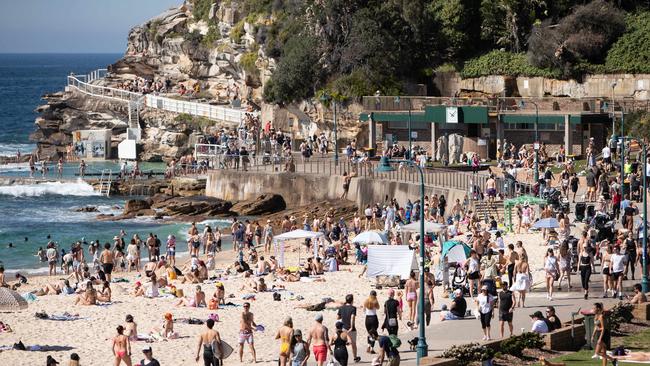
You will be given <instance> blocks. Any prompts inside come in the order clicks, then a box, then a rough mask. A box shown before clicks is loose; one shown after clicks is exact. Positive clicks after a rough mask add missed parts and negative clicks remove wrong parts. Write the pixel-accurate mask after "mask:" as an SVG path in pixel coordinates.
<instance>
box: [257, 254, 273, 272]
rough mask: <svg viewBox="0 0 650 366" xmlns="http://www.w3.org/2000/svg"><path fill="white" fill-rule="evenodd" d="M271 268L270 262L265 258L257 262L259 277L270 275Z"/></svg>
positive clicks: (262, 257)
mask: <svg viewBox="0 0 650 366" xmlns="http://www.w3.org/2000/svg"><path fill="white" fill-rule="evenodd" d="M269 267H270V266H269V262H267V261H266V260H265V259H264V256H261V257H260V260H259V261H257V272H256V273H255V274H256V275H257V276H264V275H266V274H267V273H268V268H269Z"/></svg>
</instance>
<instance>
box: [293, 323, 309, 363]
mask: <svg viewBox="0 0 650 366" xmlns="http://www.w3.org/2000/svg"><path fill="white" fill-rule="evenodd" d="M307 360H309V345H308V344H307V342H305V341H304V340H303V339H302V331H301V330H300V329H296V330H294V331H293V338H292V339H291V366H307Z"/></svg>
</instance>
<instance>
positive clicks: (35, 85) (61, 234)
mask: <svg viewBox="0 0 650 366" xmlns="http://www.w3.org/2000/svg"><path fill="white" fill-rule="evenodd" d="M120 56H121V55H118V54H87V55H83V54H81V55H80V54H0V155H9V156H14V155H15V154H16V151H18V150H20V151H21V152H22V153H25V152H29V151H31V150H32V149H33V148H34V144H33V143H31V142H30V141H29V138H28V137H29V134H30V133H31V132H32V131H34V119H35V118H36V113H34V109H35V108H36V107H37V106H38V105H39V104H41V103H42V101H41V99H40V98H41V95H43V94H45V93H51V92H56V91H60V90H62V89H63V88H64V87H65V83H66V76H67V75H68V74H69V73H70V72H74V73H77V74H83V73H87V72H89V71H91V70H94V69H98V68H105V67H106V66H107V65H109V64H110V63H112V62H114V61H116V60H117V59H118V58H119V57H120ZM141 168H142V169H143V170H144V171H148V170H154V171H159V170H162V168H163V167H162V165H160V164H159V165H156V164H143V165H141ZM102 169H112V170H113V171H117V170H119V168H118V165H117V163H114V162H97V163H90V164H89V167H88V169H87V171H88V172H89V173H101V171H102ZM77 171H78V166H77V165H76V164H70V165H66V167H65V169H64V176H65V177H66V178H74V176H75V173H77ZM28 174H29V167H28V166H27V164H9V165H0V176H5V177H6V176H23V177H26V176H28ZM53 174H54V169H52V171H51V172H50V175H49V176H48V177H49V178H53ZM39 176H40V174H39ZM87 205H91V206H95V207H97V208H98V209H99V210H100V213H113V214H118V213H121V207H123V206H124V199H123V198H115V197H109V198H107V197H102V196H99V195H97V193H96V192H94V191H93V189H92V187H91V186H90V185H88V184H86V183H85V182H83V181H74V180H72V181H70V180H69V179H67V180H66V181H65V182H50V183H45V184H23V185H13V186H0V262H2V264H3V265H4V266H5V268H7V269H9V270H26V271H27V272H41V271H43V269H44V265H43V264H42V263H40V262H39V261H38V259H37V258H36V257H35V256H34V255H35V253H36V251H37V250H38V248H39V247H44V246H45V245H46V244H47V242H48V235H49V236H50V238H51V240H53V241H55V242H57V243H58V245H59V248H64V249H66V251H67V250H68V249H69V248H70V244H72V243H73V242H76V241H77V240H81V239H82V238H85V239H86V240H87V241H88V242H90V241H92V240H100V242H101V243H104V242H112V240H111V239H112V238H113V236H115V235H117V234H118V233H119V231H120V230H121V229H124V230H125V231H126V232H127V234H128V235H129V237H130V236H132V235H133V234H139V235H140V237H141V238H144V237H146V236H147V235H148V234H149V233H150V232H152V233H154V234H157V235H158V237H159V238H161V240H163V242H164V241H165V240H164V239H165V238H166V237H167V236H168V235H169V234H175V235H176V236H177V238H178V239H179V241H178V242H179V245H178V249H179V251H183V249H185V250H186V246H185V245H184V244H183V240H184V239H185V234H186V233H187V229H188V228H189V225H188V224H184V223H161V222H159V221H155V220H153V219H134V220H125V221H118V222H100V221H97V220H95V217H96V216H97V214H98V213H82V212H75V211H74V209H75V208H79V207H83V206H87ZM116 206H117V207H119V209H118V208H115V207H116ZM206 223H209V224H211V225H212V226H215V225H217V226H220V227H223V226H226V224H227V223H226V222H225V221H219V220H213V221H210V222H205V223H204V224H206ZM201 226H202V225H200V227H199V229H200V230H201ZM9 243H12V245H13V248H8V245H9ZM224 244H226V243H224ZM184 247H185V248H184Z"/></svg>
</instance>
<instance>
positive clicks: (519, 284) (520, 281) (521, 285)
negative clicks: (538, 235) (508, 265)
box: [510, 252, 530, 308]
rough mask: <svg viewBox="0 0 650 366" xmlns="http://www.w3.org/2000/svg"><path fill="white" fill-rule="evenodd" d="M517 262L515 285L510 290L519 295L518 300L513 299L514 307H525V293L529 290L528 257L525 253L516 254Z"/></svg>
mask: <svg viewBox="0 0 650 366" xmlns="http://www.w3.org/2000/svg"><path fill="white" fill-rule="evenodd" d="M518 254H519V258H520V259H519V261H518V262H517V263H516V264H515V283H514V284H512V286H511V287H510V290H511V291H513V292H517V293H519V300H517V299H516V298H515V303H516V305H515V306H519V307H522V308H523V307H526V292H527V291H528V289H529V288H530V273H529V272H530V267H529V266H528V255H527V254H526V253H525V252H521V253H518Z"/></svg>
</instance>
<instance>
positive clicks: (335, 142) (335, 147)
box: [320, 94, 339, 166]
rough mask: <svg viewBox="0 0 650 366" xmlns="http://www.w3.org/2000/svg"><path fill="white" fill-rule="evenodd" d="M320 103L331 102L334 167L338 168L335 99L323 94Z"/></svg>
mask: <svg viewBox="0 0 650 366" xmlns="http://www.w3.org/2000/svg"><path fill="white" fill-rule="evenodd" d="M320 100H321V102H323V104H326V103H328V102H329V101H330V100H331V101H332V108H333V110H334V165H335V166H338V165H339V139H338V125H337V123H336V99H334V98H333V97H331V96H330V95H329V94H323V95H322V96H321V97H320Z"/></svg>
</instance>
